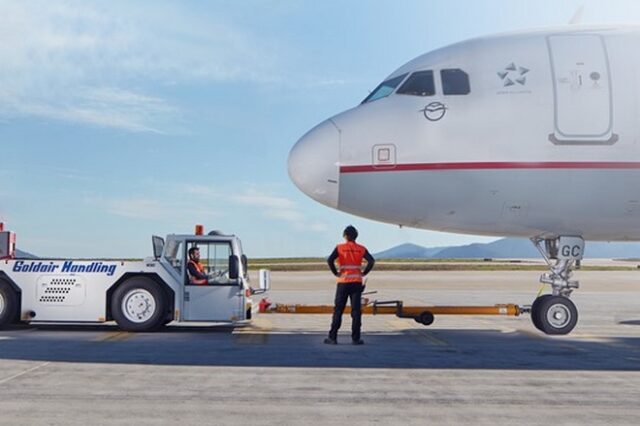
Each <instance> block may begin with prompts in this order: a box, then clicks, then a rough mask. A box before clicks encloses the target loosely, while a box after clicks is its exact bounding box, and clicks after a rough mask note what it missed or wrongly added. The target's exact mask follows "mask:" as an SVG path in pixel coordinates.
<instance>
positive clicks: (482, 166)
mask: <svg viewBox="0 0 640 426" xmlns="http://www.w3.org/2000/svg"><path fill="white" fill-rule="evenodd" d="M508 169H640V162H637V161H615V162H613V161H558V162H531V163H526V162H519V163H518V162H481V163H418V164H397V165H396V166H341V167H340V173H371V172H410V171H418V170H508Z"/></svg>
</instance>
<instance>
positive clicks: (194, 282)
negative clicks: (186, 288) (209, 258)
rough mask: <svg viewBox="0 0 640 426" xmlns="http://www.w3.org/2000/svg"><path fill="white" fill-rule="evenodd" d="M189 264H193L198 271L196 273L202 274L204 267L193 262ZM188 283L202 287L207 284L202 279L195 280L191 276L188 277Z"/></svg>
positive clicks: (190, 261) (206, 281)
mask: <svg viewBox="0 0 640 426" xmlns="http://www.w3.org/2000/svg"><path fill="white" fill-rule="evenodd" d="M189 263H190V264H193V265H194V266H195V267H196V269H197V270H198V272H200V273H202V274H204V266H202V265H201V264H200V263H197V262H194V261H193V260H189ZM189 282H190V283H191V284H197V285H203V284H207V283H208V280H206V279H204V278H196V277H193V276H189Z"/></svg>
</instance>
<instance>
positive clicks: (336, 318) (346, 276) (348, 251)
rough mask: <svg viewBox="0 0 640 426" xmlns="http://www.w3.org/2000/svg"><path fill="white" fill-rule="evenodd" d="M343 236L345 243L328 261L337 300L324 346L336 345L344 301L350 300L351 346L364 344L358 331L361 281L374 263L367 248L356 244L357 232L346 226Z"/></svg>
mask: <svg viewBox="0 0 640 426" xmlns="http://www.w3.org/2000/svg"><path fill="white" fill-rule="evenodd" d="M342 236H343V237H344V239H345V242H344V243H343V244H338V245H337V246H336V248H335V249H334V250H333V253H331V255H330V256H329V258H328V259H327V263H328V264H329V268H330V269H331V272H333V275H335V276H336V277H337V281H338V284H337V286H336V297H335V302H334V307H333V319H332V321H331V330H330V331H329V337H327V338H326V339H324V343H326V344H329V345H335V344H336V343H338V330H339V329H340V326H341V325H342V313H343V312H344V308H345V306H346V305H347V299H348V298H350V299H351V342H352V343H353V344H354V345H362V344H363V343H364V341H363V340H362V339H361V338H360V328H361V326H362V320H361V317H362V311H361V306H360V302H361V297H362V290H364V286H363V285H362V279H363V277H364V276H366V275H367V274H368V273H369V272H371V269H373V265H374V264H375V259H374V258H373V256H371V254H369V251H368V250H367V248H366V247H364V246H361V245H360V244H357V243H356V238H358V230H357V229H356V228H354V227H353V226H351V225H349V226H347V227H346V228H345V230H344V232H343V234H342ZM336 259H337V260H338V263H339V265H340V270H339V271H338V270H337V269H336V265H335V261H336ZM363 259H364V260H366V261H367V266H366V267H365V269H364V271H363V270H362V269H361V267H362V260H363Z"/></svg>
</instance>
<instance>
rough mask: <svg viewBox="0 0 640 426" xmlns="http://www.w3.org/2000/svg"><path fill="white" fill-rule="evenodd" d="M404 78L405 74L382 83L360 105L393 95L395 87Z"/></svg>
mask: <svg viewBox="0 0 640 426" xmlns="http://www.w3.org/2000/svg"><path fill="white" fill-rule="evenodd" d="M406 76H407V74H402V75H400V76H398V77H394V78H390V79H389V80H387V81H383V82H382V83H381V84H380V85H379V86H378V87H376V90H374V91H373V92H371V94H370V95H369V96H367V97H366V98H365V100H364V101H362V103H363V104H366V103H367V102H372V101H375V100H377V99H380V98H384V97H386V96H389V95H390V94H392V93H393V91H394V90H395V89H396V87H398V85H399V84H400V83H402V80H404V78H405V77H406Z"/></svg>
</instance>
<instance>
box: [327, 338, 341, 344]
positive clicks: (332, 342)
mask: <svg viewBox="0 0 640 426" xmlns="http://www.w3.org/2000/svg"><path fill="white" fill-rule="evenodd" d="M324 343H325V344H327V345H337V344H338V341H337V340H336V339H332V338H331V337H327V338H326V339H324Z"/></svg>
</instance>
